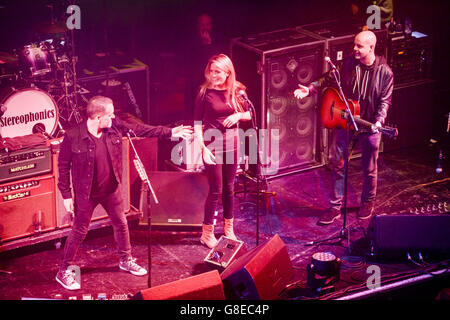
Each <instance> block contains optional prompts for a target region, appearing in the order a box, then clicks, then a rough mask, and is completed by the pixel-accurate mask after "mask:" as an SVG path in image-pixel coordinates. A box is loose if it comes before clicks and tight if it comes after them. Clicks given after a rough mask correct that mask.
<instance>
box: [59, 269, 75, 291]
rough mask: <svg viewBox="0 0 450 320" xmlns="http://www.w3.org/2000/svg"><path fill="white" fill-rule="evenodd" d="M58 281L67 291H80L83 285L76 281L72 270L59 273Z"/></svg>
mask: <svg viewBox="0 0 450 320" xmlns="http://www.w3.org/2000/svg"><path fill="white" fill-rule="evenodd" d="M56 281H58V282H59V284H60V285H62V286H63V287H64V288H66V289H67V290H80V289H81V285H80V284H79V283H78V282H77V281H76V280H75V277H74V274H73V271H72V270H69V269H68V270H65V271H61V270H60V271H58V273H57V274H56Z"/></svg>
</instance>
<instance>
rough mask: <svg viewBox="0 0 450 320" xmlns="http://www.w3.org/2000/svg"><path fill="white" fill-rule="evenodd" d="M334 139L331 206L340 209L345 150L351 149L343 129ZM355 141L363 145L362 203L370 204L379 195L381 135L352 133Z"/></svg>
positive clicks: (342, 196)
mask: <svg viewBox="0 0 450 320" xmlns="http://www.w3.org/2000/svg"><path fill="white" fill-rule="evenodd" d="M334 138H335V140H334V143H333V148H332V157H331V165H332V177H333V193H332V195H331V199H330V204H331V206H332V207H334V208H336V209H340V207H341V205H342V202H343V198H344V174H345V172H344V171H345V170H344V169H345V168H344V164H345V163H344V156H345V149H346V148H347V150H348V148H349V146H348V143H347V132H346V131H345V130H343V129H338V130H336V132H335V136H334ZM353 139H356V143H359V144H360V145H361V161H362V169H363V190H362V193H361V202H370V201H373V200H374V199H375V196H376V193H377V177H378V166H377V161H378V152H379V147H380V141H381V133H368V132H365V133H360V134H357V135H354V134H353V133H352V132H350V141H352V140H353ZM355 145H356V144H355Z"/></svg>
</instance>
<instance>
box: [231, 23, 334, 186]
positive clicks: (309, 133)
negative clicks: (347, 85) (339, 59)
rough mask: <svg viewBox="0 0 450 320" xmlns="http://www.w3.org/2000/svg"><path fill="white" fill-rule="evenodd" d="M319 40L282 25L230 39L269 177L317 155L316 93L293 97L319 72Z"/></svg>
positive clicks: (309, 161)
mask: <svg viewBox="0 0 450 320" xmlns="http://www.w3.org/2000/svg"><path fill="white" fill-rule="evenodd" d="M324 49H325V41H323V40H319V39H318V38H317V37H313V36H310V35H306V34H304V33H302V32H301V31H298V30H297V29H284V30H278V31H273V32H270V33H263V34H258V35H256V36H252V37H243V38H237V39H233V40H232V59H233V63H234V64H235V68H236V73H237V77H238V79H239V80H240V81H241V82H242V83H243V84H244V85H246V86H247V87H248V96H249V98H250V100H252V101H253V104H254V105H255V108H256V115H257V123H258V124H259V128H260V129H266V130H268V132H267V135H266V136H265V137H263V138H262V139H261V138H260V141H259V143H260V149H261V151H264V153H265V154H263V155H262V157H261V159H262V163H263V165H264V167H263V170H262V171H263V174H265V175H267V176H271V177H276V176H278V175H281V174H284V173H287V172H293V171H296V170H298V169H299V170H301V169H304V168H309V167H311V166H314V165H317V164H318V163H320V161H322V157H321V155H320V153H318V152H317V150H320V149H318V146H319V144H320V139H319V132H318V131H319V130H318V129H319V126H318V118H317V101H316V100H317V99H316V98H315V97H308V98H306V99H303V100H302V101H298V100H297V99H296V98H295V97H294V95H293V92H294V90H295V89H297V88H298V84H299V83H301V84H309V83H310V82H312V81H314V80H316V79H317V78H318V76H319V75H321V74H322V72H323V68H324V65H323V57H324Z"/></svg>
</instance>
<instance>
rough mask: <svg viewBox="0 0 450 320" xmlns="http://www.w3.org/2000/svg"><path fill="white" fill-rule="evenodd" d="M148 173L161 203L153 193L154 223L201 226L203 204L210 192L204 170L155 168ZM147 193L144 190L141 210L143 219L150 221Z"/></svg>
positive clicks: (152, 210) (157, 224)
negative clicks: (184, 170)
mask: <svg viewBox="0 0 450 320" xmlns="http://www.w3.org/2000/svg"><path fill="white" fill-rule="evenodd" d="M147 174H148V177H149V179H150V182H151V184H152V187H153V190H154V191H155V193H156V197H157V198H158V201H159V204H156V203H155V202H154V200H153V197H152V196H151V197H150V201H151V202H150V210H151V214H152V216H151V217H152V225H156V226H166V227H168V226H174V227H201V225H202V223H203V215H204V204H205V201H206V197H207V195H208V189H209V186H208V181H207V178H206V175H205V174H204V173H201V172H182V171H153V172H148V173H147ZM147 199H148V197H147V193H146V192H142V194H141V204H140V210H141V211H142V212H143V218H142V223H143V224H146V223H147V217H148V206H147Z"/></svg>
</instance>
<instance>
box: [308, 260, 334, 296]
mask: <svg viewBox="0 0 450 320" xmlns="http://www.w3.org/2000/svg"><path fill="white" fill-rule="evenodd" d="M340 268H341V260H340V259H339V258H337V257H336V256H335V255H334V254H332V253H329V252H317V253H314V254H313V255H312V259H311V263H310V264H308V266H307V281H308V286H309V287H310V288H311V289H312V290H313V291H315V292H316V293H319V294H323V293H325V292H330V291H333V290H334V284H335V283H336V282H337V281H339V272H340Z"/></svg>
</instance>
